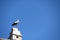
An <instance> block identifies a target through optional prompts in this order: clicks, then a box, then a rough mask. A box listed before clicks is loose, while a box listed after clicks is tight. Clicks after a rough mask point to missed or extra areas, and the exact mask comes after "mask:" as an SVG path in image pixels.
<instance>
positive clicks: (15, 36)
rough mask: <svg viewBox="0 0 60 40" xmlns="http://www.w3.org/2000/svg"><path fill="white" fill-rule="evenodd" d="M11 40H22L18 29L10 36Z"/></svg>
mask: <svg viewBox="0 0 60 40" xmlns="http://www.w3.org/2000/svg"><path fill="white" fill-rule="evenodd" d="M9 39H10V40H22V35H21V33H20V31H19V30H18V28H15V27H13V28H12V30H11V33H10V36H9Z"/></svg>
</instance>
